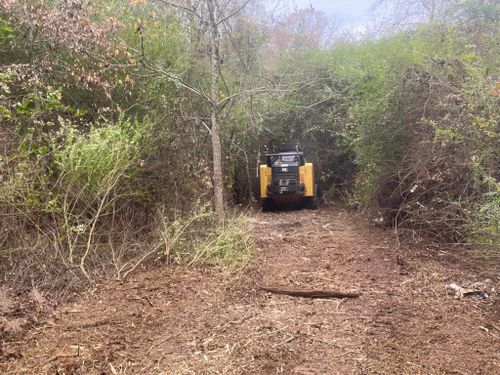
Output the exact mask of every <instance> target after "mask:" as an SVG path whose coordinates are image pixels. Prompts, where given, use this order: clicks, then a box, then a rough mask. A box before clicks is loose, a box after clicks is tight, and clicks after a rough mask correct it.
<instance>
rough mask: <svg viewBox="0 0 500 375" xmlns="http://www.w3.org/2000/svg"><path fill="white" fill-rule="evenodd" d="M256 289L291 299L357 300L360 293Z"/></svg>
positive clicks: (261, 286)
mask: <svg viewBox="0 0 500 375" xmlns="http://www.w3.org/2000/svg"><path fill="white" fill-rule="evenodd" d="M258 288H259V289H260V290H264V291H266V292H269V293H274V294H286V295H288V296H292V297H304V298H358V297H359V296H360V295H361V294H360V293H355V292H353V293H349V292H339V291H334V290H318V289H302V288H288V287H281V286H264V285H260V286H259V287H258Z"/></svg>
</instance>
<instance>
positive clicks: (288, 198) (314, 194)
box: [259, 144, 318, 211]
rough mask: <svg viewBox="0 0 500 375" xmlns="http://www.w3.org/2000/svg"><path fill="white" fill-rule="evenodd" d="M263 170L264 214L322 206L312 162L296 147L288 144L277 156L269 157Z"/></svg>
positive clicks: (262, 194) (260, 168)
mask: <svg viewBox="0 0 500 375" xmlns="http://www.w3.org/2000/svg"><path fill="white" fill-rule="evenodd" d="M265 156H266V164H262V165H260V167H259V179H260V198H261V202H262V208H263V210H264V211H268V210H271V209H273V208H274V207H287V206H300V207H306V208H317V207H318V185H317V184H316V183H315V179H314V167H313V164H312V163H306V161H305V159H304V152H303V151H302V150H301V149H300V147H299V146H298V145H296V144H293V145H285V146H284V147H283V148H282V149H281V151H280V152H278V153H276V154H266V155H265Z"/></svg>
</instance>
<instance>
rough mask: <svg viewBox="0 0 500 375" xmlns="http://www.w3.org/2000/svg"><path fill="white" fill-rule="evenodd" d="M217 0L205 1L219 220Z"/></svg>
mask: <svg viewBox="0 0 500 375" xmlns="http://www.w3.org/2000/svg"><path fill="white" fill-rule="evenodd" d="M216 1H217V0H207V5H208V11H209V13H210V47H211V54H210V63H211V66H212V70H211V87H210V101H211V107H212V108H211V111H212V113H211V118H212V129H211V131H212V134H211V139H212V157H213V172H214V175H213V182H214V203H215V213H216V215H217V216H219V218H222V217H223V216H224V181H223V174H222V145H221V141H220V131H219V122H218V116H219V106H218V92H219V86H218V83H217V80H218V78H219V73H220V56H219V46H220V35H219V24H218V17H217V6H216V4H215V2H216Z"/></svg>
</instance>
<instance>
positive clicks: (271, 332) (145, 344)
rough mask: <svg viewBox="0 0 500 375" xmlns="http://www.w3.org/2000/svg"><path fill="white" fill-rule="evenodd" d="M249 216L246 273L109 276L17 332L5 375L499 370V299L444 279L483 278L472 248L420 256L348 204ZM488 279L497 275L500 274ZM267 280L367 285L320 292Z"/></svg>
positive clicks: (4, 359) (0, 357)
mask: <svg viewBox="0 0 500 375" xmlns="http://www.w3.org/2000/svg"><path fill="white" fill-rule="evenodd" d="M249 226H250V230H251V231H252V233H253V234H254V236H255V238H256V240H255V242H256V255H255V260H254V261H253V262H252V264H251V265H250V266H249V267H247V268H246V269H245V270H243V271H241V270H239V271H227V270H224V269H221V268H218V267H205V268H199V269H193V268H185V267H162V268H156V269H154V270H149V271H143V272H141V273H138V274H137V275H136V276H134V277H133V278H132V279H130V280H128V281H126V282H124V283H119V282H106V283H104V284H103V285H99V286H98V287H96V288H95V290H93V291H90V292H88V293H87V294H85V295H84V296H79V297H76V298H75V301H73V302H71V303H67V304H65V305H64V306H62V307H60V308H58V309H57V310H56V311H55V312H53V313H52V314H48V316H47V317H46V319H45V320H44V321H40V322H38V324H37V325H36V327H35V328H33V329H32V330H31V331H30V332H28V333H27V334H26V335H25V336H24V337H23V338H22V339H20V340H18V341H16V340H13V341H10V342H7V343H5V344H4V347H3V354H1V353H0V373H2V374H34V373H40V374H45V373H47V374H56V373H57V374H279V373H282V374H302V375H307V374H498V373H500V330H499V326H500V323H499V318H500V316H499V315H500V314H499V311H498V306H499V305H498V303H496V302H495V298H496V296H492V297H491V298H490V299H488V300H487V301H479V300H478V299H475V298H467V299H464V300H457V299H455V298H454V297H453V296H451V295H449V294H448V292H447V291H446V289H445V287H446V285H447V284H449V283H450V282H453V281H459V282H465V281H467V280H468V281H476V280H471V277H472V276H471V274H467V273H465V271H463V269H466V268H465V267H464V263H463V262H462V261H461V260H460V259H458V258H456V257H450V254H448V253H446V252H444V253H439V254H437V256H432V257H428V258H427V259H424V258H422V256H420V255H418V252H417V251H415V252H414V253H411V254H412V255H411V256H410V255H409V254H410V253H403V252H401V251H398V250H396V248H395V246H394V243H393V240H392V237H391V235H390V233H388V232H383V231H381V230H378V229H375V228H371V227H370V225H367V224H366V223H364V222H361V220H358V219H357V218H356V217H354V216H352V215H351V214H348V213H346V212H343V211H340V210H328V209H322V210H319V211H290V212H280V213H267V214H260V215H258V216H255V217H253V218H251V219H250V220H249ZM367 228H368V229H367ZM469 268H470V267H469ZM472 271H474V273H478V270H469V271H468V272H471V273H472ZM479 276H481V277H484V278H486V277H490V278H492V282H491V284H492V285H496V286H498V274H492V273H487V274H482V275H479ZM479 276H478V277H479ZM494 277H497V278H496V279H494ZM259 284H281V285H287V286H293V285H295V286H301V287H310V288H315V287H317V288H331V289H336V290H342V291H360V292H361V293H362V296H361V297H360V298H358V299H349V300H310V299H303V298H296V297H289V296H282V295H270V294H266V293H263V292H261V291H259V290H258V289H257V288H256V286H257V285H259ZM481 327H482V328H481Z"/></svg>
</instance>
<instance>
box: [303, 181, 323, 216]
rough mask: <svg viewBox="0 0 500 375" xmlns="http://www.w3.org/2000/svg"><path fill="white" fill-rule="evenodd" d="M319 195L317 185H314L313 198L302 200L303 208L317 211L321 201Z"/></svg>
mask: <svg viewBox="0 0 500 375" xmlns="http://www.w3.org/2000/svg"><path fill="white" fill-rule="evenodd" d="M320 194H321V192H320V189H319V188H318V185H314V196H312V197H307V198H304V207H305V208H307V209H309V210H317V209H318V207H319V201H320V199H321V197H320Z"/></svg>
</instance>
